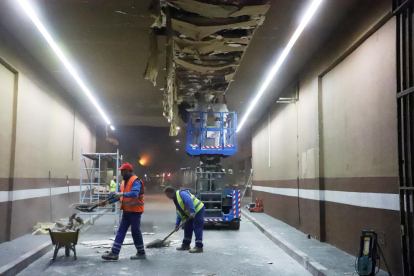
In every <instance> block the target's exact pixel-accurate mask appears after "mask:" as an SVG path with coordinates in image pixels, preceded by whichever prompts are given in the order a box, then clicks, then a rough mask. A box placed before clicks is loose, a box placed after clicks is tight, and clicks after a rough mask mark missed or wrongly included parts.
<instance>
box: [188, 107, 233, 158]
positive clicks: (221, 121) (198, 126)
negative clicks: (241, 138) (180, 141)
mask: <svg viewBox="0 0 414 276" xmlns="http://www.w3.org/2000/svg"><path fill="white" fill-rule="evenodd" d="M236 129H237V114H236V112H197V111H193V112H189V114H188V117H187V152H188V153H189V154H190V155H193V156H197V155H202V154H218V155H224V156H231V155H233V154H235V153H236V152H237V145H236Z"/></svg>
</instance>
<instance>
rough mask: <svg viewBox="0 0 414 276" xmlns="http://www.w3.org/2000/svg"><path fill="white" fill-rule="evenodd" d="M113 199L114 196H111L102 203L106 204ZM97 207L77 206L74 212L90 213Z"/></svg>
mask: <svg viewBox="0 0 414 276" xmlns="http://www.w3.org/2000/svg"><path fill="white" fill-rule="evenodd" d="M114 197H115V194H113V195H111V196H110V197H108V199H107V200H105V201H104V202H108V201H109V200H111V199H113V198H114ZM98 206H99V203H98V204H96V205H94V206H92V207H90V206H77V207H75V209H76V210H78V211H81V212H85V213H92V212H95V209H96V208H97V207H98Z"/></svg>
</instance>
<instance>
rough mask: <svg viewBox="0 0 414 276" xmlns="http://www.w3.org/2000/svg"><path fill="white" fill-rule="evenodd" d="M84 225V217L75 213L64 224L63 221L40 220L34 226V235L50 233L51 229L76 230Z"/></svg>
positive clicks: (58, 230) (61, 230)
mask: <svg viewBox="0 0 414 276" xmlns="http://www.w3.org/2000/svg"><path fill="white" fill-rule="evenodd" d="M65 220H66V219H65ZM83 226H84V222H83V219H82V218H80V217H77V214H76V213H74V214H73V215H71V216H70V217H69V222H68V223H67V224H64V223H62V222H38V223H37V224H36V225H35V226H33V233H32V235H48V234H49V230H47V229H50V230H51V231H52V232H76V231H77V230H80V229H82V228H83Z"/></svg>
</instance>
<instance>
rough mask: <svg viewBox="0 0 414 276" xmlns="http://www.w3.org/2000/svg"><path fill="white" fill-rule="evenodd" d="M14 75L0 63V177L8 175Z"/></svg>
mask: <svg viewBox="0 0 414 276" xmlns="http://www.w3.org/2000/svg"><path fill="white" fill-rule="evenodd" d="M14 78H15V75H14V74H13V72H11V71H10V70H9V69H7V68H6V67H4V66H3V65H1V64H0V126H1V131H0V156H1V158H0V178H2V177H4V178H8V177H10V155H11V145H12V130H13V95H14Z"/></svg>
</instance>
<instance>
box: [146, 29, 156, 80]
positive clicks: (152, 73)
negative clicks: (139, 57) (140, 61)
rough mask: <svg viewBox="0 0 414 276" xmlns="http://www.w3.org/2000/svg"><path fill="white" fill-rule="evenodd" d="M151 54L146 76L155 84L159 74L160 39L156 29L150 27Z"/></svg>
mask: <svg viewBox="0 0 414 276" xmlns="http://www.w3.org/2000/svg"><path fill="white" fill-rule="evenodd" d="M149 36H150V44H149V46H150V54H149V58H148V63H147V68H146V69H145V73H144V78H145V79H146V80H149V81H151V82H152V83H153V84H154V86H155V85H156V84H157V76H158V39H157V35H156V34H155V32H154V29H150V34H149Z"/></svg>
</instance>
